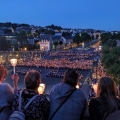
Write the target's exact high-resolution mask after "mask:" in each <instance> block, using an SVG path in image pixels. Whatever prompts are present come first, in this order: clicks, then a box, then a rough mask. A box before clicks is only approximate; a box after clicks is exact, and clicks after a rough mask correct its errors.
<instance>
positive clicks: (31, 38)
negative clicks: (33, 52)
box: [27, 36, 35, 45]
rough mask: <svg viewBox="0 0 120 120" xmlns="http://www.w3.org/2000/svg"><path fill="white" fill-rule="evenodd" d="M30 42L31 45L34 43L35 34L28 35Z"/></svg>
mask: <svg viewBox="0 0 120 120" xmlns="http://www.w3.org/2000/svg"><path fill="white" fill-rule="evenodd" d="M27 40H28V43H29V44H31V45H34V43H35V41H34V37H33V36H29V37H27Z"/></svg>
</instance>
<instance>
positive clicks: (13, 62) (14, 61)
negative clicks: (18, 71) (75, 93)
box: [10, 59, 17, 74]
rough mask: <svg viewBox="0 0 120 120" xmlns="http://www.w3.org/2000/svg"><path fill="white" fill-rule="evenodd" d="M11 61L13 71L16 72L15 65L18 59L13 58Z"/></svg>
mask: <svg viewBox="0 0 120 120" xmlns="http://www.w3.org/2000/svg"><path fill="white" fill-rule="evenodd" d="M10 62H11V65H12V66H13V71H14V74H15V66H16V64H17V59H11V60H10Z"/></svg>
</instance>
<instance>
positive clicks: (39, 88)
mask: <svg viewBox="0 0 120 120" xmlns="http://www.w3.org/2000/svg"><path fill="white" fill-rule="evenodd" d="M44 90H45V84H43V83H41V84H40V85H39V87H38V93H39V94H43V93H44Z"/></svg>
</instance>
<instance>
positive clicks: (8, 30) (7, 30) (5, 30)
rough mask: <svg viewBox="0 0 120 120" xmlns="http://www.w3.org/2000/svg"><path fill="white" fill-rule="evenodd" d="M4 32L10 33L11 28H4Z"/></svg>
mask: <svg viewBox="0 0 120 120" xmlns="http://www.w3.org/2000/svg"><path fill="white" fill-rule="evenodd" d="M4 33H5V34H11V33H12V30H11V29H4Z"/></svg>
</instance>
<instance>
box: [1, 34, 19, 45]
mask: <svg viewBox="0 0 120 120" xmlns="http://www.w3.org/2000/svg"><path fill="white" fill-rule="evenodd" d="M1 36H2V37H5V38H6V40H7V41H9V43H10V44H11V45H17V44H18V40H17V38H16V35H14V34H3V35H1Z"/></svg>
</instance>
